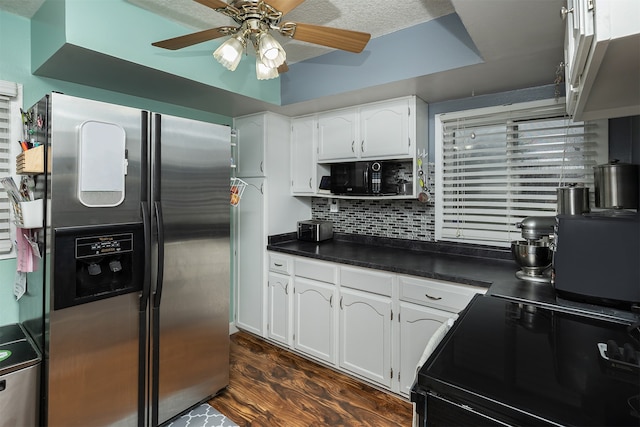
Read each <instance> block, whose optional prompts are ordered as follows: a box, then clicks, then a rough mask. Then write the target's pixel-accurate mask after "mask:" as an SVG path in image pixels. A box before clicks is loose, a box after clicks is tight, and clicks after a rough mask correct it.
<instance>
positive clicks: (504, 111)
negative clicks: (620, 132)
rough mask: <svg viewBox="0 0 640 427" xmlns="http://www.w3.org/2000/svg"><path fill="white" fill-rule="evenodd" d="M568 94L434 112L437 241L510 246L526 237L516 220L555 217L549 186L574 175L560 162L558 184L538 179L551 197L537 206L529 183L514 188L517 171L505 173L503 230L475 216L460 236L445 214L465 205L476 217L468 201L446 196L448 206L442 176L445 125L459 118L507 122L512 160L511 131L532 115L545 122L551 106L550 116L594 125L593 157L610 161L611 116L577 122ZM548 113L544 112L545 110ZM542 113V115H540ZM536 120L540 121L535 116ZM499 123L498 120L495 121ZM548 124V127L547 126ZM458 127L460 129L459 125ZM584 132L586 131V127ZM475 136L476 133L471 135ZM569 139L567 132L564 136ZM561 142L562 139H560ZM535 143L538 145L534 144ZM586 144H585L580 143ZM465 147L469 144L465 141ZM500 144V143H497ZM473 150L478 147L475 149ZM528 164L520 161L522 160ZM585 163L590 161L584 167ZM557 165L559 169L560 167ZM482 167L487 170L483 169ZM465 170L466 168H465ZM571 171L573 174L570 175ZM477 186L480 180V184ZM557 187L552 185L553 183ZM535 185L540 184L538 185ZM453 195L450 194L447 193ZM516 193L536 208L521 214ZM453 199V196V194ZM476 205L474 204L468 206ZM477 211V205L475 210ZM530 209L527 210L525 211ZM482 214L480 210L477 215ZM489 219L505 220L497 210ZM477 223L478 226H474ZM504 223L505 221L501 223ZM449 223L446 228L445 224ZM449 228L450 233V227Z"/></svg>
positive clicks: (492, 123)
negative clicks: (568, 105) (568, 109)
mask: <svg viewBox="0 0 640 427" xmlns="http://www.w3.org/2000/svg"><path fill="white" fill-rule="evenodd" d="M564 101H565V100H564V98H559V99H544V100H538V101H530V102H522V103H516V104H507V105H500V106H493V107H485V108H477V109H471V110H463V111H453V112H448V113H441V114H436V115H435V118H434V119H435V120H434V122H435V129H434V133H435V150H434V151H435V164H436V166H435V168H436V170H435V230H434V235H435V240H436V241H446V242H458V243H470V244H479V245H485V246H493V247H509V246H510V242H511V241H513V240H520V239H521V232H520V230H519V229H517V228H516V225H515V224H516V223H517V222H519V221H521V220H522V219H523V218H524V217H527V216H555V214H556V211H555V208H556V204H555V202H554V203H553V205H551V204H550V201H549V193H550V191H551V190H552V188H553V189H555V188H557V187H558V186H560V185H567V184H568V183H571V182H573V181H572V180H571V178H570V177H569V178H565V177H564V176H563V174H564V171H565V169H564V167H561V168H560V170H561V171H562V172H561V173H560V175H559V176H560V178H559V180H558V182H557V183H555V185H553V184H548V183H547V184H539V185H537V186H538V187H545V190H546V193H547V196H546V199H547V200H546V202H545V203H546V205H545V206H544V207H540V206H535V207H533V202H532V200H534V199H535V198H536V197H538V198H539V197H541V196H539V195H537V194H536V195H531V196H527V197H526V198H525V197H523V196H522V193H526V190H525V186H526V184H521V185H518V186H516V187H514V189H513V190H512V189H511V188H509V185H511V181H510V180H509V179H510V178H513V176H514V175H515V174H511V172H506V173H505V175H506V177H505V182H504V183H499V186H501V187H505V188H506V189H503V193H501V194H503V195H504V199H505V201H506V202H505V206H504V207H500V208H499V209H500V210H502V211H503V212H504V215H502V216H503V217H504V222H502V223H500V222H496V223H495V224H494V225H495V227H496V229H499V228H500V227H503V228H502V229H500V230H498V231H491V230H490V229H491V227H490V225H488V226H487V229H486V230H485V229H482V224H483V223H482V220H475V219H474V220H471V221H469V223H470V224H472V225H471V226H469V227H467V228H465V227H464V225H462V226H461V227H459V228H458V227H455V228H456V229H457V230H456V235H453V233H452V229H453V228H454V227H451V226H448V225H449V224H451V222H447V223H446V224H445V219H444V218H445V216H448V217H449V219H451V218H452V217H453V216H454V215H456V214H453V215H452V214H451V213H450V211H451V209H462V210H461V211H460V212H461V213H460V215H459V216H460V218H462V221H464V217H465V216H472V212H466V211H465V210H464V209H465V206H464V202H459V203H457V204H456V203H453V202H451V201H450V200H449V201H447V203H446V205H445V194H444V188H443V187H444V186H445V183H444V181H443V179H444V178H445V175H444V174H445V171H444V167H445V165H444V161H443V155H444V152H445V149H444V147H443V145H444V144H445V139H446V138H447V137H450V133H449V134H448V135H445V130H444V128H445V125H449V127H450V124H451V123H455V122H456V121H460V122H463V123H464V121H465V120H467V121H469V122H471V123H473V126H474V127H482V126H485V127H488V126H495V127H499V126H502V125H504V132H505V134H504V135H505V152H504V153H505V154H504V157H505V159H507V164H509V163H508V161H509V160H508V159H509V155H508V154H507V153H508V151H509V150H514V147H513V146H512V145H510V143H509V135H512V134H514V133H515V132H519V129H518V124H517V123H527V120H528V119H527V116H534V117H538V120H542V121H546V120H547V117H545V116H544V115H541V114H547V111H548V118H549V119H552V118H554V117H557V119H558V120H565V121H567V123H570V124H571V126H575V125H580V124H582V126H584V128H585V129H587V130H588V131H589V133H588V134H587V135H589V136H591V131H592V130H593V129H595V137H594V141H595V144H591V147H594V146H595V148H591V149H590V151H593V152H595V156H594V157H592V158H591V160H590V161H591V162H595V163H596V164H599V163H606V161H607V150H608V140H607V138H608V121H607V120H601V121H593V122H584V123H583V122H573V120H572V119H571V118H570V117H568V116H567V115H566V110H565V103H564ZM541 112H544V113H541ZM536 115H537V116H536ZM511 116H513V118H514V119H515V122H516V123H514V120H512V119H510V117H511ZM496 117H498V118H499V119H500V120H501V121H500V122H496V120H495V118H496ZM534 122H535V120H534ZM496 123H497V124H496ZM464 129H466V130H467V131H468V130H469V126H467V127H466V128H464ZM544 129H547V128H544ZM456 130H457V129H456ZM564 132H565V133H566V132H569V126H567V128H566V129H565V130H564ZM581 133H584V132H581ZM569 135H570V136H572V135H571V134H569ZM472 137H473V135H472ZM564 138H565V140H566V138H567V137H566V136H565V137H564ZM516 141H518V139H516ZM491 142H494V141H493V140H491ZM556 144H558V143H557V142H556ZM566 146H567V144H566V142H565V143H564V147H565V148H564V149H565V150H566ZM531 147H534V146H533V145H532V146H531ZM535 147H538V145H535ZM581 147H582V146H581ZM465 148H466V146H465ZM494 149H495V148H494ZM472 150H473V148H472ZM472 159H473V160H479V159H481V156H479V155H478V157H472ZM528 161H529V163H526V164H527V165H528V164H531V165H532V166H533V163H532V161H531V159H528ZM564 161H565V158H564V154H563V157H562V163H561V164H562V165H564ZM522 164H524V163H521V165H522ZM585 165H586V166H585ZM588 165H590V163H588V162H587V163H584V164H583V166H582V169H579V171H580V172H579V173H581V174H582V175H584V174H585V169H586V168H587V167H588ZM490 166H491V164H490V162H489V161H488V162H487V166H486V167H487V168H489V167H490ZM556 169H557V168H556ZM480 170H483V169H482V168H481V169H480ZM507 170H509V168H507ZM465 173H466V172H465ZM535 173H539V174H541V169H540V168H538V169H537V170H536V172H535ZM489 175H490V174H489V173H487V176H489ZM568 176H570V175H568ZM590 179H591V182H589V183H588V184H587V185H588V186H590V187H592V188H593V178H592V177H591V178H590ZM448 182H449V183H451V182H452V181H448ZM463 184H464V185H469V184H468V182H467V181H465V180H463ZM476 185H477V184H476ZM552 186H553V187H552ZM534 190H535V189H534ZM553 192H554V194H553V196H555V190H553ZM489 193H490V194H493V193H492V192H489ZM448 194H451V193H448ZM461 194H462V196H463V197H467V196H469V194H471V193H466V194H465V193H464V190H463V191H462V193H461ZM515 194H517V195H518V199H520V200H522V199H526V203H528V204H530V205H531V206H532V207H531V208H528V207H525V208H522V207H519V208H518V209H522V214H521V215H520V216H518V215H517V210H516V209H515V208H513V207H511V206H509V203H508V202H509V200H511V199H513V198H514V195H515ZM591 195H592V198H593V192H592V194H591ZM448 198H449V199H450V197H448ZM490 204H491V202H488V203H487V205H485V206H484V207H485V208H486V207H487V206H489V205H490ZM445 209H447V210H448V211H449V213H446V212H445ZM469 209H471V208H469ZM491 209H493V206H491ZM476 210H477V209H476ZM525 211H526V212H527V213H526V214H525V213H524V212H525ZM514 212H515V213H516V215H514ZM476 216H477V215H476ZM489 218H491V219H492V220H496V219H500V214H499V213H497V214H495V215H490V216H489ZM461 224H464V222H461ZM473 224H475V226H474V225H473ZM500 224H502V225H500ZM445 226H446V227H445ZM445 231H446V232H445ZM465 231H466V232H467V234H466V235H465Z"/></svg>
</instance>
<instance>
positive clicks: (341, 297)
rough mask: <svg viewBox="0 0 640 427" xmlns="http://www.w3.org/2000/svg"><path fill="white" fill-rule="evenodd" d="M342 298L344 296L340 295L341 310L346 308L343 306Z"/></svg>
mask: <svg viewBox="0 0 640 427" xmlns="http://www.w3.org/2000/svg"><path fill="white" fill-rule="evenodd" d="M342 298H343V297H340V310H344V307H343V306H342Z"/></svg>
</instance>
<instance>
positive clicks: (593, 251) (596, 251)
mask: <svg viewBox="0 0 640 427" xmlns="http://www.w3.org/2000/svg"><path fill="white" fill-rule="evenodd" d="M556 221H557V224H556V236H555V251H554V254H553V270H554V287H555V289H556V291H557V293H558V295H559V296H561V297H565V298H567V299H571V300H582V301H584V302H589V303H594V304H598V305H607V306H628V307H627V308H629V306H631V305H634V304H635V305H637V306H640V217H639V216H638V214H627V215H620V216H606V215H602V214H600V215H598V214H585V215H558V216H557V219H556Z"/></svg>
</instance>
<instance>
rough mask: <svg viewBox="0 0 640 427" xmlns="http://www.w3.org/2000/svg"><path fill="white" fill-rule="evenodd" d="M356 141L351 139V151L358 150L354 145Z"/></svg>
mask: <svg viewBox="0 0 640 427" xmlns="http://www.w3.org/2000/svg"><path fill="white" fill-rule="evenodd" d="M355 143H356V142H355V141H351V152H352V153H355V152H356V150H354V149H353V146H354V144H355Z"/></svg>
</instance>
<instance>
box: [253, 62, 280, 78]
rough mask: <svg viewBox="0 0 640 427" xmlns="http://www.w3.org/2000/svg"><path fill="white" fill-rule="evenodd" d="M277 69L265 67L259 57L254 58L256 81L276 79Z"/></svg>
mask: <svg viewBox="0 0 640 427" xmlns="http://www.w3.org/2000/svg"><path fill="white" fill-rule="evenodd" d="M278 75H279V74H278V68H277V67H275V68H274V67H269V66H267V65H265V64H264V63H263V62H262V61H261V60H260V58H259V57H256V77H257V78H258V80H270V79H275V78H276V77H278Z"/></svg>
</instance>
